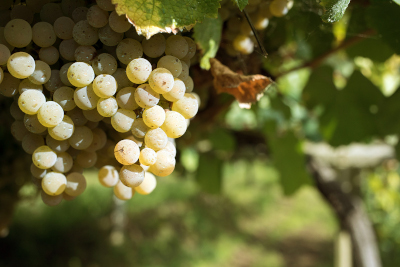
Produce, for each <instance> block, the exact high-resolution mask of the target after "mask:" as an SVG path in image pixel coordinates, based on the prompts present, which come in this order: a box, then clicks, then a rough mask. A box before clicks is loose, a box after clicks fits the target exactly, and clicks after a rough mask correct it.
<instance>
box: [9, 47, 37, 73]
mask: <svg viewBox="0 0 400 267" xmlns="http://www.w3.org/2000/svg"><path fill="white" fill-rule="evenodd" d="M7 69H8V71H9V72H10V74H11V75H12V76H14V77H15V78H18V79H25V78H28V77H29V76H31V75H32V73H33V72H34V71H35V60H34V59H33V57H32V56H31V55H29V54H28V53H25V52H17V53H14V54H12V55H11V56H10V57H9V58H8V61H7Z"/></svg>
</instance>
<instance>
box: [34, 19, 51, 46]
mask: <svg viewBox="0 0 400 267" xmlns="http://www.w3.org/2000/svg"><path fill="white" fill-rule="evenodd" d="M56 40H57V36H56V33H55V32H54V28H53V25H51V24H50V23H48V22H44V21H41V22H38V23H36V24H35V25H33V27H32V41H33V42H34V43H35V44H36V45H37V46H40V47H49V46H52V45H53V44H54V43H55V42H56Z"/></svg>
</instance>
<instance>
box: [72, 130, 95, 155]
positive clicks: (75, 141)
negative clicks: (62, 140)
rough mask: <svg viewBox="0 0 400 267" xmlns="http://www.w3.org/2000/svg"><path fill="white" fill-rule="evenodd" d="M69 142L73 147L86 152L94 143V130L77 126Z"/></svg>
mask: <svg viewBox="0 0 400 267" xmlns="http://www.w3.org/2000/svg"><path fill="white" fill-rule="evenodd" d="M68 141H69V144H70V145H71V147H73V148H75V149H77V150H85V149H87V148H88V147H89V146H90V145H91V144H92V142H93V133H92V130H90V129H89V128H88V127H86V126H77V127H75V131H74V133H73V134H72V135H71V137H70V138H69V139H68Z"/></svg>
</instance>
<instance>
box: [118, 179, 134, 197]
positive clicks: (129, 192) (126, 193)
mask: <svg viewBox="0 0 400 267" xmlns="http://www.w3.org/2000/svg"><path fill="white" fill-rule="evenodd" d="M134 194H135V190H134V189H133V188H131V187H128V186H125V185H124V184H123V183H122V182H121V181H118V183H117V184H116V185H115V186H114V195H115V196H116V197H117V198H119V199H120V200H129V199H131V198H132V197H133V195H134Z"/></svg>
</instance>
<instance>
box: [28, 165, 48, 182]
mask: <svg viewBox="0 0 400 267" xmlns="http://www.w3.org/2000/svg"><path fill="white" fill-rule="evenodd" d="M30 170H31V174H32V176H33V177H35V178H37V179H43V177H44V176H45V175H46V174H47V170H44V169H39V168H38V167H36V166H35V164H33V163H32V164H31V168H30Z"/></svg>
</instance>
